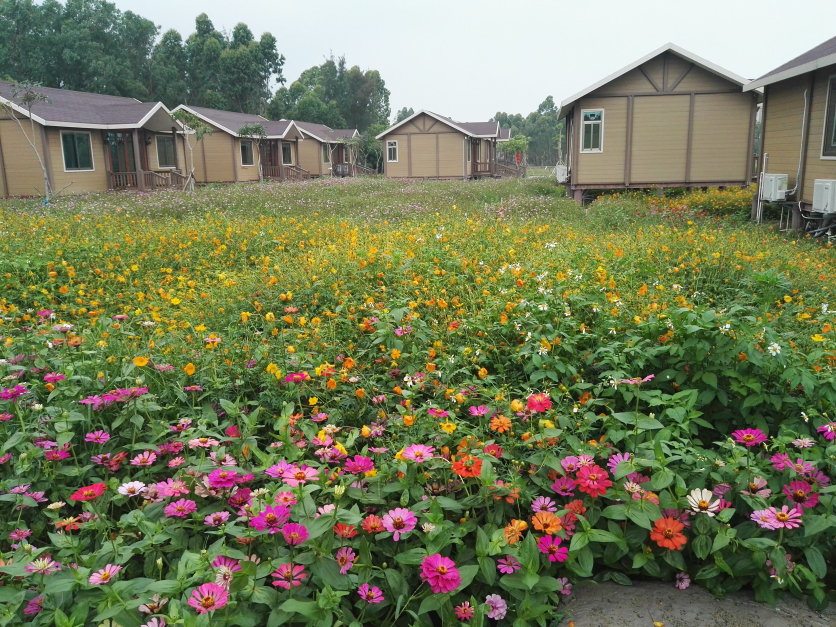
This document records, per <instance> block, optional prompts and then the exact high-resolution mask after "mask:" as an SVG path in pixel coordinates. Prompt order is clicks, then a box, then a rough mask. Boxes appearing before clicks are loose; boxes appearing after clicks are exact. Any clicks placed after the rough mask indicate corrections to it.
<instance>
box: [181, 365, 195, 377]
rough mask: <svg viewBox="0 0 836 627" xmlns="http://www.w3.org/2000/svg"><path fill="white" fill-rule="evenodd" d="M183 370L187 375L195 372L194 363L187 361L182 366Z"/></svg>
mask: <svg viewBox="0 0 836 627" xmlns="http://www.w3.org/2000/svg"><path fill="white" fill-rule="evenodd" d="M183 372H185V373H186V374H187V375H189V376H192V375H193V374H194V372H195V367H194V364H193V363H192V362H189V363H187V364H186V365H185V366H183Z"/></svg>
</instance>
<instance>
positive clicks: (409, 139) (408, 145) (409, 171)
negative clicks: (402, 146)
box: [406, 133, 412, 178]
mask: <svg viewBox="0 0 836 627" xmlns="http://www.w3.org/2000/svg"><path fill="white" fill-rule="evenodd" d="M406 168H407V172H406V175H407V176H408V177H410V178H412V134H411V133H410V134H409V135H407V136H406Z"/></svg>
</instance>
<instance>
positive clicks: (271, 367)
mask: <svg viewBox="0 0 836 627" xmlns="http://www.w3.org/2000/svg"><path fill="white" fill-rule="evenodd" d="M266 371H267V372H268V373H269V374H276V372H278V371H279V367H278V366H277V365H276V364H272V363H271V364H267V368H266Z"/></svg>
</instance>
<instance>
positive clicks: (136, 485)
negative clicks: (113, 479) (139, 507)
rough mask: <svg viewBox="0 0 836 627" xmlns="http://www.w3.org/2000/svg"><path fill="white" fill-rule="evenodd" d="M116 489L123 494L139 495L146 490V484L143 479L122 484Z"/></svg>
mask: <svg viewBox="0 0 836 627" xmlns="http://www.w3.org/2000/svg"><path fill="white" fill-rule="evenodd" d="M116 491H117V492H118V493H119V494H121V495H123V496H139V495H140V494H142V493H143V492H144V491H145V484H144V483H142V481H129V482H128V483H123V484H122V485H120V486H119V488H117V490H116Z"/></svg>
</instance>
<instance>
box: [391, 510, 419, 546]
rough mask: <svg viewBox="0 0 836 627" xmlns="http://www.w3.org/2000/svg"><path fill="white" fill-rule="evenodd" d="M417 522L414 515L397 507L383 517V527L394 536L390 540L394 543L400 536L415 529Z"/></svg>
mask: <svg viewBox="0 0 836 627" xmlns="http://www.w3.org/2000/svg"><path fill="white" fill-rule="evenodd" d="M417 522H418V519H417V518H416V517H415V514H413V513H412V512H410V511H409V510H408V509H406V508H405V507H397V508H395V509H393V510H389V512H387V513H386V515H385V516H383V527H384V528H385V529H386V531H391V532H392V533H393V534H394V536H393V538H392V539H393V540H394V541H395V542H397V541H398V540H400V539H401V534H404V533H409V532H410V531H412V530H413V529H415V525H416V523H417Z"/></svg>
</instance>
